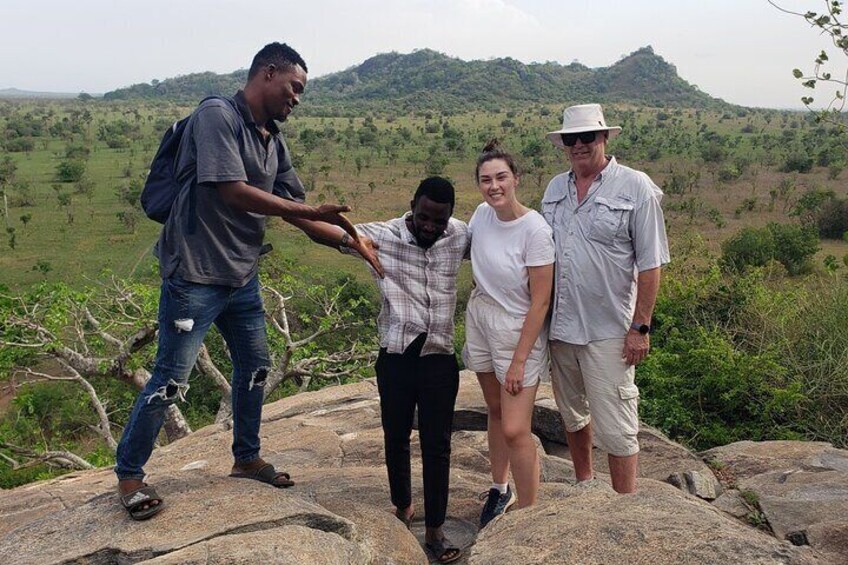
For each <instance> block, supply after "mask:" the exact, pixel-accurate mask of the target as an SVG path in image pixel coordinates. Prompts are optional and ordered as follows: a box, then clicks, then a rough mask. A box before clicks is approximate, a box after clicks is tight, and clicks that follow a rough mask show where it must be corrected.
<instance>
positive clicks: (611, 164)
mask: <svg viewBox="0 0 848 565" xmlns="http://www.w3.org/2000/svg"><path fill="white" fill-rule="evenodd" d="M606 158H607V166H606V167H604V168H603V169H601V172H600V173H598V176H596V177H595V180H596V181H598V180H603V179H604V178H605V177H607V176H612V175H613V174H614V173H615V169H616V168H617V167H618V161H616V160H615V157H614V156H613V155H607V156H606ZM568 178H569V180H572V181H573V180H574V169H569V170H568Z"/></svg>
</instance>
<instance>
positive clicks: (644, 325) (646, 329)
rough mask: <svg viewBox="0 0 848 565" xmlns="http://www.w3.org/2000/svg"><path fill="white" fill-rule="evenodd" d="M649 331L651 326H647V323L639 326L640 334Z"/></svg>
mask: <svg viewBox="0 0 848 565" xmlns="http://www.w3.org/2000/svg"><path fill="white" fill-rule="evenodd" d="M650 331H651V326H649V325H647V324H642V325H641V326H639V333H640V334H642V335H646V334H647V333H648V332H650Z"/></svg>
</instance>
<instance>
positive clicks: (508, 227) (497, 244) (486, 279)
mask: <svg viewBox="0 0 848 565" xmlns="http://www.w3.org/2000/svg"><path fill="white" fill-rule="evenodd" d="M468 229H469V231H470V232H471V270H472V272H473V273H474V281H475V283H476V284H477V288H478V289H479V290H480V291H482V292H485V293H486V294H488V295H489V296H491V297H492V298H493V299H494V300H495V301H496V302H497V303H498V304H500V305H501V306H502V307H503V308H504V310H506V311H507V312H509V313H510V314H513V315H515V316H525V315H527V312H528V311H529V310H530V284H529V279H530V277H529V275H528V272H527V267H540V266H542V265H550V264H552V263H553V262H554V258H555V252H554V240H553V236H552V233H551V228H550V226H549V225H548V223H547V222H546V221H545V219H544V218H543V217H542V215H541V214H539V213H538V212H536V211H535V210H530V211H529V212H527V213H526V214H524V215H523V216H521V217H520V218H518V219H515V220H512V221H509V222H503V221H501V220H499V219H498V217H497V215H496V214H495V211H494V209H493V208H492V207H491V206H489V205H488V204H486V203H485V202H484V203H482V204H480V205H479V206H478V207H477V210H475V211H474V214H473V215H472V216H471V220H470V221H469V222H468Z"/></svg>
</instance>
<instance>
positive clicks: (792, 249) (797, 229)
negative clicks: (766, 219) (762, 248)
mask: <svg viewBox="0 0 848 565" xmlns="http://www.w3.org/2000/svg"><path fill="white" fill-rule="evenodd" d="M766 229H768V231H769V232H771V234H772V237H773V238H774V248H775V253H774V258H775V259H777V260H778V261H779V262H780V263H781V264H782V265H783V266H784V267H786V270H787V272H789V274H790V275H800V274H802V273H807V272H809V271H810V270H811V269H812V258H813V255H815V254H816V252H817V251H818V250H819V236H818V234H817V233H816V231H815V230H814V229H812V228H810V227H806V226H800V225H798V224H778V223H774V222H772V223H770V224H769V225H768V227H767V228H766Z"/></svg>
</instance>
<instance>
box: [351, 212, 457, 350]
mask: <svg viewBox="0 0 848 565" xmlns="http://www.w3.org/2000/svg"><path fill="white" fill-rule="evenodd" d="M409 215H410V213H409V212H407V214H406V215H405V216H403V217H401V218H396V219H393V220H389V221H387V222H372V223H368V224H358V225H357V226H356V229H357V231H358V232H359V233H361V234H363V235H366V236H368V237H370V238H371V239H372V240H374V242H375V243H377V245H379V246H380V248H379V251H378V254H379V257H380V263H381V264H382V265H383V269H384V271H385V275H386V276H385V278H383V279H381V278H379V277H378V276H377V274H376V272H374V271H373V270H372V275H373V276H374V280H375V281H376V282H377V286H378V287H379V288H380V295H381V297H382V307H381V309H380V315H379V316H378V317H377V329H378V331H379V333H380V347H385V348H386V351H388V352H389V353H403V352H404V350H405V349H406V348H407V347H408V346H409V344H410V343H412V341H413V340H414V339H415V338H416V337H418V336H419V335H421V334H422V333H425V332H426V333H427V340H426V341H425V342H424V346H423V347H422V348H421V355H422V356H424V355H429V354H433V353H453V352H454V347H453V332H454V323H453V320H454V311H455V310H456V276H457V273H458V272H459V267H460V265H461V263H462V259H463V257H465V256H466V255H467V253H468V248H469V244H470V237H469V234H468V226H467V225H466V224H465V222H462V221H460V220H457V219H456V218H451V219H450V221H449V223H448V227H447V229H446V230H445V233H444V234H442V236H441V237H440V238H439V239H438V240H436V242H435V243H434V244H433V246H432V247H430V248H428V249H425V248H423V247H420V246H419V245H418V244H417V242H416V240H415V236H414V235H412V233H411V232H410V231H409V229H408V228H407V227H406V218H407V217H408V216H409Z"/></svg>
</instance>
